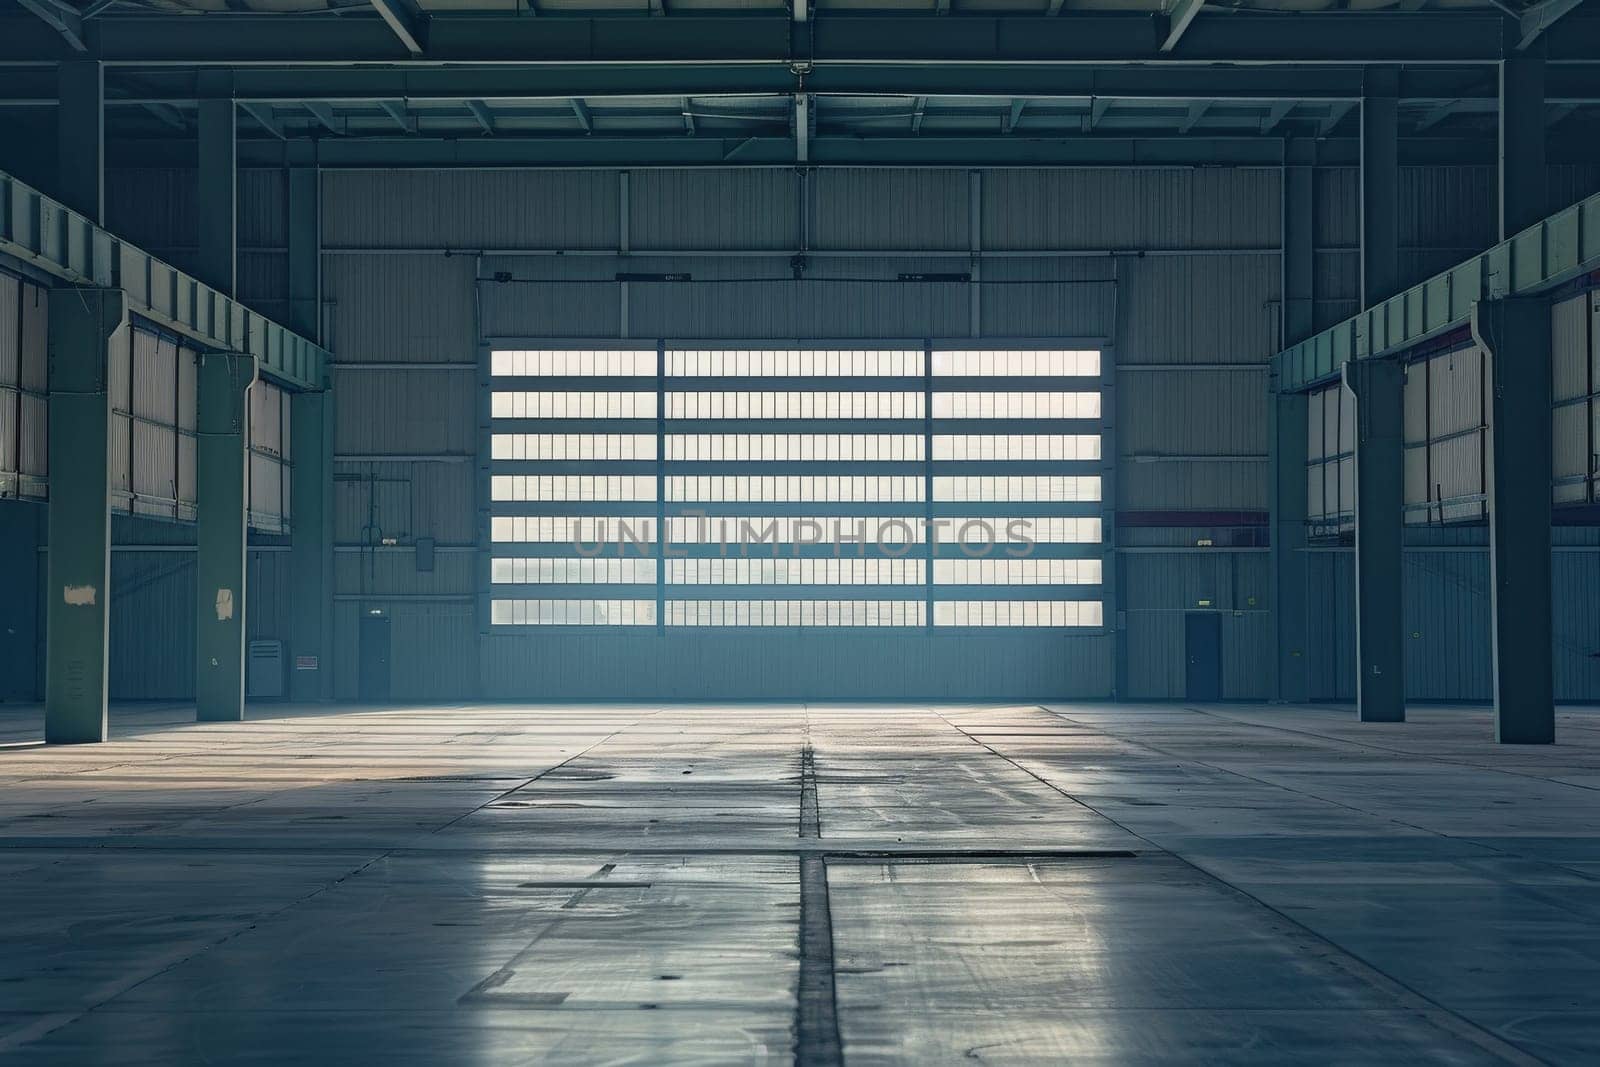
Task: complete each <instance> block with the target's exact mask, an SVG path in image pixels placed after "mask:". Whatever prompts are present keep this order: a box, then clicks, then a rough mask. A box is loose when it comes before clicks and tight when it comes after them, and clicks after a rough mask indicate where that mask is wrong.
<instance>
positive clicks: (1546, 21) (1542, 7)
mask: <svg viewBox="0 0 1600 1067" xmlns="http://www.w3.org/2000/svg"><path fill="white" fill-rule="evenodd" d="M1582 3H1583V0H1540V2H1539V3H1536V4H1533V5H1531V6H1529V7H1526V8H1523V10H1522V11H1521V13H1520V14H1519V15H1518V17H1517V50H1518V51H1519V52H1520V51H1523V50H1524V49H1527V48H1529V47H1530V46H1531V45H1532V44H1533V42H1534V41H1536V40H1538V39H1539V35H1540V34H1541V33H1543V32H1544V31H1545V30H1548V29H1549V28H1550V27H1551V26H1554V25H1555V24H1556V20H1558V19H1560V18H1561V17H1562V16H1563V15H1566V14H1567V13H1568V12H1570V11H1572V10H1573V9H1574V8H1576V7H1578V6H1579V5H1580V4H1582Z"/></svg>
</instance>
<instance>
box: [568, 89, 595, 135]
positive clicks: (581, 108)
mask: <svg viewBox="0 0 1600 1067" xmlns="http://www.w3.org/2000/svg"><path fill="white" fill-rule="evenodd" d="M571 102H572V113H573V114H574V115H576V116H577V117H578V125H579V126H582V127H583V132H584V133H593V132H594V116H593V115H591V114H589V105H588V104H585V103H584V102H583V101H582V100H579V99H578V98H577V97H573V98H572V101H571Z"/></svg>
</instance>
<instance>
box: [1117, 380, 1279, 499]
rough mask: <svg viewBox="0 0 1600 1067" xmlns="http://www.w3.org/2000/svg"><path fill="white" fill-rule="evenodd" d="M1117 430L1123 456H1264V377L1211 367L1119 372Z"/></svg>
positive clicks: (1265, 383) (1265, 422) (1265, 426)
mask: <svg viewBox="0 0 1600 1067" xmlns="http://www.w3.org/2000/svg"><path fill="white" fill-rule="evenodd" d="M1117 429H1118V432H1119V438H1118V447H1119V448H1120V449H1121V451H1122V453H1123V455H1141V454H1152V455H1184V456H1261V457H1265V455H1266V452H1267V380H1266V375H1264V374H1261V373H1260V372H1257V371H1211V370H1207V371H1191V372H1186V373H1182V374H1177V373H1174V374H1159V373H1148V374H1125V375H1122V376H1121V377H1120V378H1119V379H1118V381H1117ZM1257 473H1258V474H1260V475H1262V476H1263V477H1264V476H1265V471H1258V472H1257Z"/></svg>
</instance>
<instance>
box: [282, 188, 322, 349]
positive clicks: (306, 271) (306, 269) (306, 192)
mask: <svg viewBox="0 0 1600 1067" xmlns="http://www.w3.org/2000/svg"><path fill="white" fill-rule="evenodd" d="M319 179H320V176H319V173H318V171H317V168H316V167H314V166H291V167H289V322H288V326H289V329H291V330H293V331H294V332H295V333H297V334H299V335H300V336H301V337H304V338H306V339H307V340H310V341H316V342H318V343H320V342H321V340H322V212H321V202H320V197H319V195H318V193H319V184H320V180H319Z"/></svg>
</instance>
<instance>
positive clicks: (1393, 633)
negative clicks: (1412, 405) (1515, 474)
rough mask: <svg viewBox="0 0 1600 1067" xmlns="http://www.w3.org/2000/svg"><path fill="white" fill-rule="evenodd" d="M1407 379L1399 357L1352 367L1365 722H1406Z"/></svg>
mask: <svg viewBox="0 0 1600 1067" xmlns="http://www.w3.org/2000/svg"><path fill="white" fill-rule="evenodd" d="M1405 381H1406V378H1405V369H1404V368H1403V367H1402V366H1401V365H1400V364H1399V363H1398V362H1397V361H1395V360H1383V359H1364V360H1357V361H1353V362H1350V363H1346V364H1345V365H1344V385H1345V388H1346V389H1348V390H1349V391H1350V393H1351V394H1352V395H1353V396H1354V397H1355V402H1356V457H1355V467H1356V710H1357V712H1358V713H1359V716H1360V718H1361V721H1362V722H1404V721H1405V717H1406V701H1405V692H1406V690H1405V671H1404V666H1405V658H1404V649H1403V647H1402V636H1403V631H1404V628H1405V618H1404V600H1403V598H1402V589H1403V582H1404V571H1403V569H1402V561H1401V548H1402V536H1403V534H1404V529H1405V527H1404V515H1405ZM1546 438H1547V439H1548V434H1547V435H1546Z"/></svg>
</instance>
